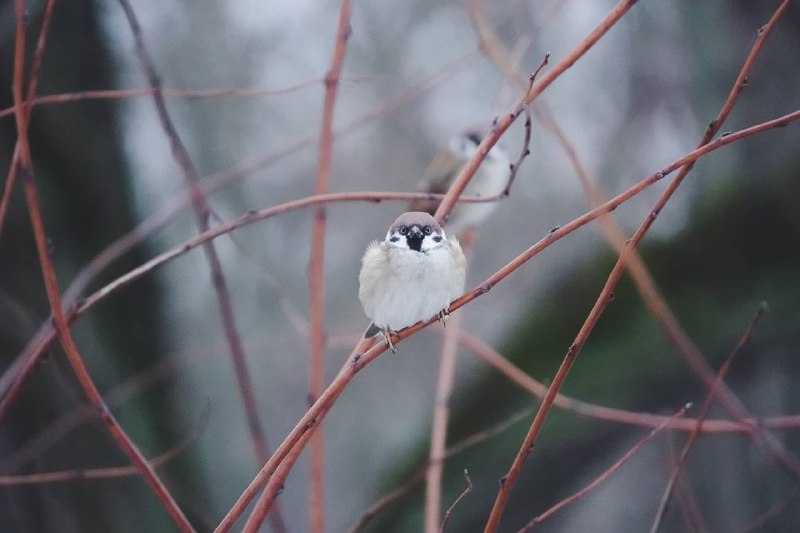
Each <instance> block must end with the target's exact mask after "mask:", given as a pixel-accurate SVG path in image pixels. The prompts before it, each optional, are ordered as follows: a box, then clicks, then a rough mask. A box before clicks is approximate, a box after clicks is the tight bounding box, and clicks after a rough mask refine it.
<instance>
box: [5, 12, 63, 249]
mask: <svg viewBox="0 0 800 533" xmlns="http://www.w3.org/2000/svg"><path fill="white" fill-rule="evenodd" d="M55 5H56V2H55V0H47V6H45V9H44V16H43V17H42V29H41V30H39V39H38V40H37V41H36V50H35V51H34V53H33V64H31V71H30V73H29V75H28V78H29V79H28V93H27V97H26V100H25V103H24V110H23V112H24V113H25V122H26V123H28V124H29V123H30V120H31V112H32V109H33V104H32V100H33V97H34V96H35V95H36V87H37V85H38V84H39V76H40V74H41V73H42V62H43V61H44V51H45V47H46V46H47V37H48V36H49V35H50V23H51V22H52V21H53V10H54V8H55ZM15 110H16V105H13V106H11V107H9V108H8V109H6V110H5V111H6V112H7V113H8V115H10V116H14V113H15ZM18 166H19V146H16V147H14V155H13V156H12V157H11V168H10V169H9V171H8V177H6V184H5V186H4V187H3V197H2V199H0V238H2V236H3V227H4V225H5V220H6V216H7V215H8V206H9V205H10V203H11V193H12V192H14V184H15V183H16V181H17V172H18V170H19V168H18Z"/></svg>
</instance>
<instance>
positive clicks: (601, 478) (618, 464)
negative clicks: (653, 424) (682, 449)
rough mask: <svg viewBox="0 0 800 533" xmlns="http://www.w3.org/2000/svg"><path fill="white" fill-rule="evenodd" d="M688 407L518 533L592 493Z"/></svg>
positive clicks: (668, 419) (686, 407)
mask: <svg viewBox="0 0 800 533" xmlns="http://www.w3.org/2000/svg"><path fill="white" fill-rule="evenodd" d="M690 407H691V404H686V405H685V406H684V407H683V408H682V409H681V410H680V411H678V412H677V413H675V414H674V415H672V416H671V417H669V418H667V419H666V420H664V422H662V423H661V425H659V426H658V427H657V428H655V429H653V430H652V431H651V432H650V433H648V434H647V435H645V437H644V438H643V439H641V440H640V441H639V442H637V443H636V444H634V445H633V447H632V448H631V449H630V450H628V451H627V452H626V453H625V455H623V456H622V457H620V458H619V460H617V462H615V463H614V464H613V465H611V467H609V468H608V470H606V471H605V472H603V473H602V474H600V475H599V476H597V477H596V478H595V479H594V480H593V481H592V482H591V483H589V484H588V485H586V486H585V487H583V488H582V489H581V490H579V491H578V492H576V493H575V494H573V495H571V496H569V497H567V498H564V499H563V500H561V501H560V502H558V503H557V504H555V505H554V506H552V507H551V508H550V509H548V510H547V511H545V512H543V513H542V514H540V515H539V516H537V517H535V518H533V519H532V520H531V521H530V522H528V523H527V524H525V525H524V526H523V527H522V529H520V530H519V532H518V533H522V532H523V531H530V530H531V529H533V528H534V527H536V525H537V524H540V523H542V522H544V521H545V520H547V519H548V518H550V517H551V516H553V515H554V514H556V513H557V512H558V511H560V510H561V509H563V508H564V507H566V506H567V505H570V504H571V503H574V502H576V501H578V500H580V499H581V498H583V497H584V496H586V495H587V494H589V493H590V492H591V491H593V490H594V489H596V488H597V487H599V486H600V485H601V484H602V483H603V482H604V481H605V480H606V479H608V478H609V477H610V476H611V475H612V474H613V473H614V472H616V471H617V470H619V469H620V468H622V466H623V465H624V464H625V463H627V462H628V461H629V460H630V459H631V457H633V456H634V455H636V453H637V452H638V451H639V450H641V449H642V448H643V447H644V445H645V444H647V443H648V442H650V441H651V440H653V437H655V436H656V435H657V434H659V433H660V432H661V431H662V430H664V429H667V428H668V427H669V426H670V424H672V423H673V422H674V421H675V420H676V419H678V418H681V417H683V415H684V414H685V413H686V410H687V409H689V408H690Z"/></svg>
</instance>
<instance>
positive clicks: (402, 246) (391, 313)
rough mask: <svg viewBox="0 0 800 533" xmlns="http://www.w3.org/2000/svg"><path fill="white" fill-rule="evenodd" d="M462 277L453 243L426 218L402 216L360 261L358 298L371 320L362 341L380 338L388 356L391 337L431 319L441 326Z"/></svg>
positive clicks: (461, 263) (460, 257) (462, 262)
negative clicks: (440, 320)
mask: <svg viewBox="0 0 800 533" xmlns="http://www.w3.org/2000/svg"><path fill="white" fill-rule="evenodd" d="M465 277H466V259H465V258H464V253H463V252H462V251H461V245H460V244H459V243H458V240H457V239H455V238H454V237H448V236H447V234H445V232H444V230H443V229H442V228H441V226H440V225H439V223H438V222H436V219H434V218H433V217H432V216H431V215H430V214H428V213H424V212H420V211H410V212H408V213H403V214H402V215H400V216H399V217H398V218H397V220H395V221H394V223H393V224H392V225H391V227H390V228H389V231H388V232H387V233H386V238H385V239H384V240H383V241H382V242H378V241H373V242H371V243H370V244H369V246H367V250H366V252H364V256H363V258H362V260H361V272H360V273H359V275H358V281H359V284H360V287H359V290H358V298H359V300H361V305H362V306H363V307H364V313H366V315H367V317H369V318H370V320H372V324H370V326H369V328H367V331H366V332H365V333H364V337H365V338H368V337H373V336H375V335H376V334H378V333H381V334H382V335H383V337H384V339H385V340H386V343H387V344H388V345H389V347H390V348H391V349H392V351H393V352H394V351H395V348H394V345H393V344H392V341H391V337H390V335H391V333H392V332H393V331H398V330H401V329H403V328H405V327H408V326H411V325H413V324H416V323H417V322H420V321H421V320H427V319H429V318H431V317H433V316H435V315H437V314H438V316H439V318H440V319H442V320H443V319H444V318H445V317H446V316H447V315H448V309H449V306H450V302H451V301H453V300H454V299H456V298H457V297H458V296H460V295H461V294H462V293H463V292H464V281H465Z"/></svg>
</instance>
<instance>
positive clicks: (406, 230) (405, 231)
mask: <svg viewBox="0 0 800 533" xmlns="http://www.w3.org/2000/svg"><path fill="white" fill-rule="evenodd" d="M406 233H408V228H407V227H405V226H402V227H401V228H400V235H405V234H406Z"/></svg>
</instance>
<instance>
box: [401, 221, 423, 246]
mask: <svg viewBox="0 0 800 533" xmlns="http://www.w3.org/2000/svg"><path fill="white" fill-rule="evenodd" d="M424 238H425V236H424V235H423V234H422V230H421V229H420V227H419V226H416V225H415V226H411V227H410V228H408V235H406V242H408V247H409V248H411V249H412V250H414V251H415V252H421V251H422V239H424Z"/></svg>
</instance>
